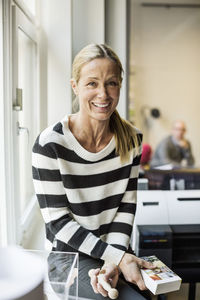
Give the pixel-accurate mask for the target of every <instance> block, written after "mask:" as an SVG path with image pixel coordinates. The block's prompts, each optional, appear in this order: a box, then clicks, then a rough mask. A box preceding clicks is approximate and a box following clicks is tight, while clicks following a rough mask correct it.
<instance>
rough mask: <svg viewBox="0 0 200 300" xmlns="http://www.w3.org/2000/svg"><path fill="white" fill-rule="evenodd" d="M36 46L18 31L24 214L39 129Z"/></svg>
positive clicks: (22, 201) (21, 188)
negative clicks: (37, 129) (36, 115)
mask: <svg viewBox="0 0 200 300" xmlns="http://www.w3.org/2000/svg"><path fill="white" fill-rule="evenodd" d="M35 76H36V45H35V43H34V42H33V41H32V39H30V38H29V37H28V36H27V35H26V34H25V33H24V32H23V31H22V30H20V28H19V29H18V88H20V89H22V98H23V104H22V110H21V111H20V112H19V126H20V129H19V184H20V202H21V203H20V207H21V215H22V213H23V212H24V209H25V208H26V206H27V203H28V202H29V201H30V199H31V197H32V196H33V194H34V190H33V183H32V171H31V150H32V145H33V142H34V140H35V136H36V133H35V128H36V124H35V123H36V118H35V112H36V104H37V101H36V84H35V83H36V80H35Z"/></svg>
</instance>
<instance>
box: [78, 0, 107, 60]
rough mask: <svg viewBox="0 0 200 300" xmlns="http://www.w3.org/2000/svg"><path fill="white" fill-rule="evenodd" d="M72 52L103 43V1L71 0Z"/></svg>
mask: <svg viewBox="0 0 200 300" xmlns="http://www.w3.org/2000/svg"><path fill="white" fill-rule="evenodd" d="M72 16H73V18H72V52H73V58H74V56H75V55H76V54H77V53H78V52H79V51H80V50H81V49H82V48H83V47H85V46H86V45H87V44H91V43H97V44H102V43H104V41H105V0H82V1H80V0H72Z"/></svg>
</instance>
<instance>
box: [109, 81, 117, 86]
mask: <svg viewBox="0 0 200 300" xmlns="http://www.w3.org/2000/svg"><path fill="white" fill-rule="evenodd" d="M108 84H109V85H111V86H117V85H118V83H117V82H116V81H110V82H109V83H108Z"/></svg>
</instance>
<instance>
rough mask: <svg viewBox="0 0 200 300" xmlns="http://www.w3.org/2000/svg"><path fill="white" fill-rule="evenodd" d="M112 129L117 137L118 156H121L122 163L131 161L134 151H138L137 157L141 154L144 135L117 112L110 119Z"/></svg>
mask: <svg viewBox="0 0 200 300" xmlns="http://www.w3.org/2000/svg"><path fill="white" fill-rule="evenodd" d="M110 129H111V131H112V132H113V133H114V136H115V143H116V154H118V155H119V156H120V159H121V161H122V162H125V161H127V160H128V159H129V156H130V151H131V150H132V149H134V148H135V149H136V154H137V155H138V154H139V153H140V152H139V146H140V145H141V143H142V135H141V134H139V132H137V131H136V129H135V128H134V127H133V126H132V125H131V124H130V123H129V122H128V121H126V120H124V119H122V118H121V117H120V115H119V113H118V111H117V110H115V111H114V112H113V114H112V115H111V117H110Z"/></svg>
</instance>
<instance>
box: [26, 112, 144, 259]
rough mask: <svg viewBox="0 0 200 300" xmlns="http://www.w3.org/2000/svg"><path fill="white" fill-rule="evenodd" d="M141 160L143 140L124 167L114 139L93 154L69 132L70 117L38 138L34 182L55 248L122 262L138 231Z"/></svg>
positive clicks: (34, 150)
mask: <svg viewBox="0 0 200 300" xmlns="http://www.w3.org/2000/svg"><path fill="white" fill-rule="evenodd" d="M137 136H138V140H140V141H141V134H140V133H139V132H138V133H137ZM136 153H139V154H136ZM140 157H141V142H140V147H139V152H136V149H135V148H134V149H133V150H132V151H131V155H130V159H129V161H127V162H126V163H124V164H122V163H121V162H120V157H119V156H118V155H116V153H115V139H114V137H113V138H112V139H111V141H110V142H109V144H108V145H107V146H106V147H105V148H104V149H103V150H101V151H99V152H98V153H91V152H89V151H87V150H86V149H84V148H83V147H82V146H81V145H80V144H79V142H78V141H77V140H76V138H75V137H74V135H73V134H72V133H71V131H70V130H69V127H68V117H67V116H66V117H65V118H64V119H63V120H62V121H61V122H59V123H57V124H54V125H53V126H50V127H48V128H47V129H45V130H44V131H43V132H42V133H41V134H40V135H39V136H38V138H37V140H36V142H35V144H34V146H33V157H32V158H33V182H34V187H35V192H36V195H37V198H38V201H39V205H40V208H41V213H42V216H43V218H44V221H45V227H46V237H47V240H48V242H49V244H50V245H51V248H52V249H53V250H57V251H71V252H72V251H73V252H81V253H84V254H87V255H89V256H92V257H94V258H99V259H101V260H103V261H110V262H113V263H115V264H119V262H120V260H121V258H122V256H123V255H124V253H125V251H127V249H128V247H129V242H130V236H131V233H132V226H133V221H134V215H135V211H136V190H137V178H138V169H139V162H140Z"/></svg>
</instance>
